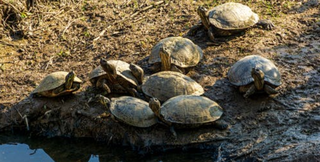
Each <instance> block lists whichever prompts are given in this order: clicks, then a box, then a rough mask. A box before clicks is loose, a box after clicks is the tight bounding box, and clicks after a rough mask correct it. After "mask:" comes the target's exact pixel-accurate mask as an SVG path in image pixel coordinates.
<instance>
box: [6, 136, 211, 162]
mask: <svg viewBox="0 0 320 162" xmlns="http://www.w3.org/2000/svg"><path fill="white" fill-rule="evenodd" d="M212 155H213V152H212V151H210V150H206V151H203V150H202V151H201V150H200V151H197V152H185V151H178V152H175V153H168V152H162V153H158V154H151V155H147V156H146V155H140V154H138V153H137V152H135V151H132V149H131V148H129V147H120V146H118V147H115V146H108V145H106V144H102V143H99V142H95V141H92V140H88V139H69V138H68V139H65V138H34V137H33V138H29V137H26V136H16V135H1V134H0V162H73V161H75V162H120V161H123V162H125V161H130V162H135V161H137V162H141V161H150V162H160V161H163V162H171V161H172V162H176V161H183V162H195V161H201V162H206V161H213V158H212Z"/></svg>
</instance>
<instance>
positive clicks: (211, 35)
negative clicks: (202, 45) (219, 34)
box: [208, 27, 214, 42]
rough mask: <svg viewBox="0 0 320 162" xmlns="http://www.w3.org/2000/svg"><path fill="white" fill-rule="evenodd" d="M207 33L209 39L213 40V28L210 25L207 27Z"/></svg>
mask: <svg viewBox="0 0 320 162" xmlns="http://www.w3.org/2000/svg"><path fill="white" fill-rule="evenodd" d="M208 35H209V38H210V40H211V41H213V42H214V34H213V28H212V27H209V29H208Z"/></svg>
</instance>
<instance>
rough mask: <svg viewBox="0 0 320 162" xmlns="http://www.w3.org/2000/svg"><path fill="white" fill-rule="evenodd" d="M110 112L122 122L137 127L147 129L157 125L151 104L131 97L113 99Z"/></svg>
mask: <svg viewBox="0 0 320 162" xmlns="http://www.w3.org/2000/svg"><path fill="white" fill-rule="evenodd" d="M110 112H111V114H112V115H114V116H115V117H116V118H117V119H119V120H120V121H122V122H124V123H126V124H129V125H131V126H135V127H141V128H145V127H150V126H152V125H154V124H156V123H157V117H156V116H155V115H154V113H153V111H152V110H151V109H150V107H149V104H148V103H147V102H146V101H144V100H141V99H138V98H135V97H131V96H122V97H118V98H112V99H111V103H110Z"/></svg>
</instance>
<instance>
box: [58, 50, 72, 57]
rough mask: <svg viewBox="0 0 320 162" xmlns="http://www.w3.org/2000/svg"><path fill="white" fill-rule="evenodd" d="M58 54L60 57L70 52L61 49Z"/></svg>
mask: <svg viewBox="0 0 320 162" xmlns="http://www.w3.org/2000/svg"><path fill="white" fill-rule="evenodd" d="M57 55H58V56H59V57H66V56H68V55H70V52H69V51H63V50H61V51H60V52H59V53H57Z"/></svg>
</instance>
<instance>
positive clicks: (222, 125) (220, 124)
mask: <svg viewBox="0 0 320 162" xmlns="http://www.w3.org/2000/svg"><path fill="white" fill-rule="evenodd" d="M213 126H214V127H215V128H217V129H220V130H225V129H227V128H228V127H229V124H227V123H226V122H225V121H224V120H217V121H215V122H214V124H213Z"/></svg>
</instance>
